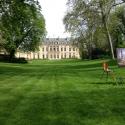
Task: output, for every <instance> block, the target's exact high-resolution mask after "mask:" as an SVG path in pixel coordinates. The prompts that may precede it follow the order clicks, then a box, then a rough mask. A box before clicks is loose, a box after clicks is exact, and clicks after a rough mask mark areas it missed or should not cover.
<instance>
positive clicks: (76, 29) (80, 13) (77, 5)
mask: <svg viewBox="0 0 125 125" xmlns="http://www.w3.org/2000/svg"><path fill="white" fill-rule="evenodd" d="M124 3H125V1H124V0H68V3H67V5H68V7H69V8H70V9H69V10H68V12H67V14H66V15H65V17H64V24H65V26H66V30H67V31H69V32H71V33H72V34H73V37H76V38H79V37H80V43H81V41H82V44H84V43H85V44H86V43H87V44H86V46H87V45H89V49H88V50H90V49H91V46H92V42H94V40H95V39H94V36H95V35H94V34H95V33H97V31H102V32H101V33H102V35H101V37H103V38H104V39H105V40H106V41H108V44H109V45H110V52H111V55H112V58H113V59H114V45H113V41H112V36H111V33H110V29H109V24H110V16H111V14H112V13H113V12H114V11H115V9H116V7H119V6H121V5H124ZM103 34H104V35H103ZM81 39H82V40H81ZM86 41H87V42H86ZM102 41H103V40H102Z"/></svg>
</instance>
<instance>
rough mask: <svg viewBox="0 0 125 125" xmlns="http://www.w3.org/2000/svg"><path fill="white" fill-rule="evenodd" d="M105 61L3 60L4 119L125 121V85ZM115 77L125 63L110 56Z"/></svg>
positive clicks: (75, 123) (14, 123)
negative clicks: (119, 63)
mask: <svg viewBox="0 0 125 125" xmlns="http://www.w3.org/2000/svg"><path fill="white" fill-rule="evenodd" d="M101 65H102V61H100V60H95V61H80V60H64V61H41V60H38V61H31V62H29V63H28V64H8V63H0V125H125V85H115V84H116V83H115V81H114V80H113V79H111V78H109V79H108V80H106V78H105V76H104V77H103V78H101V74H102V72H103V71H102V67H101ZM109 65H110V67H111V69H112V70H113V71H114V74H115V77H121V76H122V77H125V68H118V66H117V65H116V63H115V62H112V61H110V63H109Z"/></svg>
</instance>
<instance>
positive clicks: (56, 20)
mask: <svg viewBox="0 0 125 125" xmlns="http://www.w3.org/2000/svg"><path fill="white" fill-rule="evenodd" d="M39 2H40V4H41V6H42V14H43V15H44V17H45V20H46V29H47V32H48V34H47V37H68V36H69V35H68V33H65V27H64V25H63V18H64V15H65V14H66V10H67V7H66V2H67V0H39Z"/></svg>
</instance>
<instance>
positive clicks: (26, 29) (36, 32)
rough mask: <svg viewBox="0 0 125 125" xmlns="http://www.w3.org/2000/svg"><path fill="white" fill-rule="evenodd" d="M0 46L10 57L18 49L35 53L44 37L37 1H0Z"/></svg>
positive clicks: (42, 21)
mask: <svg viewBox="0 0 125 125" xmlns="http://www.w3.org/2000/svg"><path fill="white" fill-rule="evenodd" d="M0 6H1V7H0V36H1V39H2V40H1V41H0V46H1V47H2V48H4V49H5V50H6V51H7V52H8V54H10V57H11V58H12V57H13V56H14V55H15V52H16V51H17V50H18V49H21V50H24V51H35V50H36V49H37V48H38V45H39V43H40V40H41V39H42V38H43V36H44V35H45V20H44V17H43V15H42V14H41V6H40V4H39V2H38V1H37V0H1V2H0Z"/></svg>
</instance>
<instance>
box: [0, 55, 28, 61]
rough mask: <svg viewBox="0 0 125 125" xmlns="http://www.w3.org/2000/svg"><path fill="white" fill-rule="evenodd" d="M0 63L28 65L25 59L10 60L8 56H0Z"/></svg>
mask: <svg viewBox="0 0 125 125" xmlns="http://www.w3.org/2000/svg"><path fill="white" fill-rule="evenodd" d="M0 62H7V63H28V61H27V60H26V59H25V58H16V57H15V58H12V59H11V60H10V56H9V55H4V54H0Z"/></svg>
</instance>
